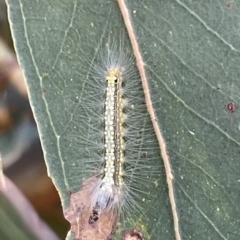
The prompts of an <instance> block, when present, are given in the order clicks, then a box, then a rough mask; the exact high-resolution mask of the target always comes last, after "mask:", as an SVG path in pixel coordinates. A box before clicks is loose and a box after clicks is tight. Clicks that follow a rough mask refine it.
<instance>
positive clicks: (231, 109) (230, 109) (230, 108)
mask: <svg viewBox="0 0 240 240" xmlns="http://www.w3.org/2000/svg"><path fill="white" fill-rule="evenodd" d="M227 109H228V110H229V111H230V112H232V113H233V112H235V110H236V106H235V103H234V102H230V103H228V105H227Z"/></svg>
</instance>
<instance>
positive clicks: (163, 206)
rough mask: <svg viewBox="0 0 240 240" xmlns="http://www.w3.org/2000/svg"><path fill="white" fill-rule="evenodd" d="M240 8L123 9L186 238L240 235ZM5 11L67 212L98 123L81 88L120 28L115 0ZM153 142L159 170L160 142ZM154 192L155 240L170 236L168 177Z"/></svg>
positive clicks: (165, 4) (12, 0)
mask: <svg viewBox="0 0 240 240" xmlns="http://www.w3.org/2000/svg"><path fill="white" fill-rule="evenodd" d="M238 2H239V1H238V0H237V1H234V2H228V3H226V2H217V3H216V2H214V1H211V2H206V1H197V0H194V1H153V0H152V1H145V3H144V2H143V1H129V2H128V3H127V4H128V8H129V13H130V15H131V18H132V22H133V26H134V31H135V33H136V35H137V39H138V42H139V46H140V51H141V53H142V54H143V56H144V60H145V63H146V71H147V76H148V81H149V85H150V88H151V94H152V100H153V102H154V108H155V113H156V115H157V117H158V123H159V125H160V127H161V130H162V134H163V137H164V138H165V141H166V145H167V150H168V154H169V158H170V161H171V165H172V168H173V176H174V187H175V199H176V203H177V211H178V217H179V225H180V230H181V236H182V239H207V238H208V239H231V240H235V239H236V240H237V239H239V237H240V230H239V227H238V226H239V224H240V210H239V207H238V205H239V204H238V202H239V200H240V178H239V169H240V161H239V145H240V139H239V138H240V137H239V136H240V134H239V130H240V123H239V116H240V113H239V109H238V106H239V102H240V101H239V90H240V84H239V79H238V76H239V71H240V70H239V69H240V68H239V65H240V42H239V27H238V22H239V21H238V15H239V12H240V8H239V3H238ZM8 7H9V18H10V23H11V28H12V33H13V37H14V43H15V47H16V51H17V55H18V59H19V62H20V64H21V66H22V67H23V69H24V72H25V77H26V81H27V85H28V89H29V97H30V101H31V106H32V109H33V112H34V116H35V118H36V121H37V124H38V129H39V132H40V136H41V141H42V145H43V149H44V154H45V159H46V163H47V166H48V171H49V175H50V176H51V177H52V179H53V181H54V183H55V185H56V187H57V189H58V191H59V193H60V196H61V199H62V203H63V207H64V209H65V208H67V207H68V204H69V192H70V191H78V190H79V189H80V187H81V182H82V181H81V180H82V177H83V176H82V175H81V168H80V167H82V168H84V166H83V165H82V164H83V163H85V161H86V156H87V154H88V153H87V152H83V151H82V150H83V146H80V145H78V143H79V141H78V140H79V138H80V137H81V131H84V129H85V128H86V127H87V126H88V124H87V122H86V119H91V118H94V114H93V116H89V115H88V116H85V118H81V116H82V114H83V112H80V110H79V109H81V106H83V105H82V102H81V100H79V99H81V97H80V96H87V94H92V92H86V91H85V89H84V83H85V81H86V80H91V77H90V75H91V74H90V75H87V73H89V71H90V70H89V66H90V65H91V63H92V61H93V60H94V58H95V55H96V54H98V53H97V52H98V49H99V47H101V46H102V45H101V44H102V43H104V42H106V39H108V36H109V35H111V34H110V32H111V31H113V32H114V34H116V32H118V30H119V29H122V28H124V23H123V21H122V18H121V14H120V11H119V9H118V5H117V3H116V2H115V1H107V0H102V1H77V0H76V1H63V0H53V1H49V2H44V1H41V2H39V1H32V0H31V1H30V0H25V1H24V0H18V1H17V0H8ZM114 36H116V35H114ZM125 39H127V37H126V38H125ZM125 41H127V40H125ZM117 43H118V42H117ZM90 72H91V71H90ZM81 94H83V95H81ZM83 99H84V98H83ZM230 102H233V103H234V105H235V106H236V109H235V111H234V112H231V111H229V109H228V106H229V105H228V103H230ZM86 117H87V118H86ZM146 121H147V123H146V124H147V125H146V126H147V128H148V129H149V132H148V133H147V134H150V132H151V131H152V129H151V125H150V121H149V119H148V120H146ZM78 137H79V138H78ZM143 139H144V140H146V139H145V138H143ZM149 140H150V139H149ZM146 144H148V143H147V141H146ZM150 145H152V146H153V149H154V150H152V152H151V153H152V154H153V155H154V156H153V155H152V158H151V159H155V160H154V164H155V165H159V166H160V167H162V162H161V159H160V158H159V157H157V155H158V150H156V146H157V143H156V140H155V138H154V137H152V138H151V140H150ZM147 147H148V149H149V147H150V146H147ZM161 169H162V170H163V168H161ZM139 184H140V185H141V182H140V183H139ZM150 191H151V200H152V201H151V203H149V204H148V206H150V207H149V208H146V215H147V217H146V218H145V219H144V218H143V216H142V217H141V218H138V221H136V225H137V226H138V227H139V219H141V221H140V225H141V226H143V227H142V228H141V230H142V231H144V232H145V230H146V232H147V233H148V234H147V236H146V237H147V238H149V239H164V240H165V239H174V230H173V221H172V214H171V210H170V203H169V200H168V195H167V184H166V180H165V175H164V173H163V171H162V174H161V175H160V176H159V177H158V179H157V186H156V188H155V189H150ZM139 204H140V203H139ZM130 222H131V221H129V223H130ZM131 226H132V227H135V226H134V224H132V225H131ZM141 226H140V227H141ZM144 229H145V230H144Z"/></svg>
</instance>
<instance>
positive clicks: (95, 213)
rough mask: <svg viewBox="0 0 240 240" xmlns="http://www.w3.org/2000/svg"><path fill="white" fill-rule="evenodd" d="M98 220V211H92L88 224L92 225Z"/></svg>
mask: <svg viewBox="0 0 240 240" xmlns="http://www.w3.org/2000/svg"><path fill="white" fill-rule="evenodd" d="M97 220H98V211H97V210H96V209H93V212H92V215H91V216H90V217H89V220H88V223H89V224H93V223H94V222H96V221H97Z"/></svg>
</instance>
